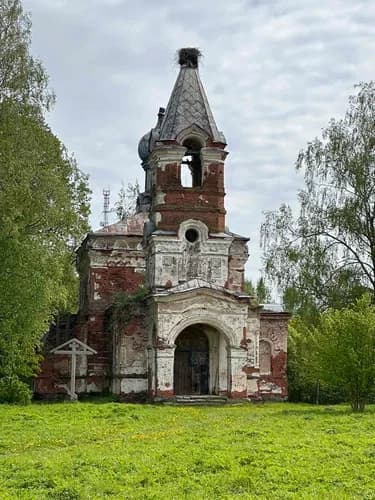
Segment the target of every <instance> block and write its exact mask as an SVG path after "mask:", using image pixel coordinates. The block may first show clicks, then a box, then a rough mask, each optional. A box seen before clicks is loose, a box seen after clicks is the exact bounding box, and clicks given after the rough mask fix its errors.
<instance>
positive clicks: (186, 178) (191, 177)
mask: <svg viewBox="0 0 375 500" xmlns="http://www.w3.org/2000/svg"><path fill="white" fill-rule="evenodd" d="M182 145H183V146H185V148H186V152H185V155H184V157H183V158H182V161H181V184H182V186H183V187H193V188H194V187H199V186H201V185H202V161H201V149H202V145H201V144H200V142H199V141H198V140H197V139H195V138H188V139H186V140H185V141H184V142H183V144H182Z"/></svg>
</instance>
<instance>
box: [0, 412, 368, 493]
mask: <svg viewBox="0 0 375 500" xmlns="http://www.w3.org/2000/svg"><path fill="white" fill-rule="evenodd" d="M374 416H375V407H374V406H370V407H368V410H367V411H366V412H365V413H364V414H352V413H350V412H349V409H348V408H347V407H344V406H336V407H314V406H310V405H301V404H300V405H296V404H288V403H284V404H282V403H280V404H264V405H262V404H259V405H243V406H224V407H216V408H215V407H214V408H212V407H166V406H164V407H163V406H152V405H145V406H141V405H124V404H119V403H103V404H95V403H60V404H50V405H47V404H40V405H37V404H34V405H31V406H29V407H15V406H6V405H3V406H1V405H0V426H1V427H0V498H1V499H2V500H5V499H18V498H20V499H38V500H40V499H65V500H69V499H91V498H92V499H95V498H121V499H141V498H142V499H152V498H153V499H159V498H160V499H172V498H173V499H180V498H194V499H205V498H210V499H211V498H212V499H216V498H228V499H230V498H283V499H284V498H298V499H300V498H319V499H321V498H332V499H345V498H361V499H372V498H375V432H374V428H375V427H374V425H375V424H374V420H375V419H374Z"/></svg>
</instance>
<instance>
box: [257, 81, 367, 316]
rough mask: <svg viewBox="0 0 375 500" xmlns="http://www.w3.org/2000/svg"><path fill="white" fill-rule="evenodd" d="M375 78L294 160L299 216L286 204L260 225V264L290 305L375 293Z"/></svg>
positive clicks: (335, 302)
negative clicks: (299, 179)
mask: <svg viewBox="0 0 375 500" xmlns="http://www.w3.org/2000/svg"><path fill="white" fill-rule="evenodd" d="M374 97H375V83H374V82H370V83H361V84H360V85H358V93H357V95H354V96H352V97H350V99H349V108H348V111H347V113H346V115H345V117H344V118H343V119H342V120H334V119H332V120H331V121H330V123H329V125H328V127H327V128H326V129H325V130H324V131H323V135H322V138H321V139H318V138H316V139H315V140H314V141H312V142H310V143H309V144H308V146H307V148H306V150H305V151H302V152H301V153H300V154H299V156H298V159H297V169H298V170H301V169H304V172H305V174H304V175H305V188H304V189H303V190H301V191H300V193H299V204H300V209H299V214H298V216H297V217H294V216H293V213H292V210H291V208H290V207H289V206H288V205H286V204H284V205H282V206H281V207H280V209H279V210H278V211H275V212H267V213H266V216H265V220H264V223H263V224H262V228H261V235H262V244H263V248H264V251H265V254H264V257H265V269H266V274H267V276H268V278H270V279H271V280H272V281H273V282H275V283H276V285H277V286H278V287H279V289H280V290H281V292H282V293H283V294H284V298H285V300H286V302H287V303H288V305H289V308H290V309H292V310H293V309H295V310H296V309H297V310H298V309H299V310H301V308H302V309H305V308H307V309H311V307H312V308H314V307H316V308H318V309H319V310H324V309H326V308H327V307H343V306H345V305H346V304H350V303H352V302H353V301H354V300H355V298H357V297H359V296H361V295H362V294H363V292H364V291H369V292H370V293H371V294H372V295H373V297H374V298H375V105H374Z"/></svg>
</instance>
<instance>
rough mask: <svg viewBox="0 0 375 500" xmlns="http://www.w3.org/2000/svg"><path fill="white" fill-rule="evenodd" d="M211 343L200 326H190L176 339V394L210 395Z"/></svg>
mask: <svg viewBox="0 0 375 500" xmlns="http://www.w3.org/2000/svg"><path fill="white" fill-rule="evenodd" d="M208 353H209V343H208V338H207V336H206V334H205V333H204V332H203V331H202V328H201V327H200V326H199V325H193V326H189V327H188V328H186V329H185V330H183V331H182V332H181V333H180V335H179V336H178V337H177V339H176V350H175V358H174V392H175V394H208V393H209V355H208Z"/></svg>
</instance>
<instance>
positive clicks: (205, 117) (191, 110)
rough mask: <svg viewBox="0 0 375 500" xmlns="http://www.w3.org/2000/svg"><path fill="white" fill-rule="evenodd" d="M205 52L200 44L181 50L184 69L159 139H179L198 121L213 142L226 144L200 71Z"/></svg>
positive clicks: (174, 91)
mask: <svg viewBox="0 0 375 500" xmlns="http://www.w3.org/2000/svg"><path fill="white" fill-rule="evenodd" d="M200 56H201V53H200V51H199V49H196V48H184V49H180V50H179V51H178V63H179V65H180V73H179V75H178V77H177V81H176V83H175V86H174V88H173V91H172V94H171V97H170V99H169V103H168V106H167V109H166V112H165V115H164V119H163V122H162V125H161V129H160V136H159V140H161V141H164V140H175V139H176V137H177V136H178V134H179V133H180V132H182V131H183V130H185V129H186V128H188V127H191V126H193V125H196V126H197V127H199V128H200V129H202V130H203V131H204V132H206V134H207V135H208V136H209V137H210V138H211V139H212V141H213V142H220V143H223V144H225V143H226V140H225V137H224V135H223V134H222V132H219V130H218V128H217V126H216V123H215V120H214V117H213V115H212V112H211V109H210V106H209V104H208V100H207V96H206V93H205V91H204V88H203V85H202V82H201V79H200V77H199V72H198V61H199V57H200Z"/></svg>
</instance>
